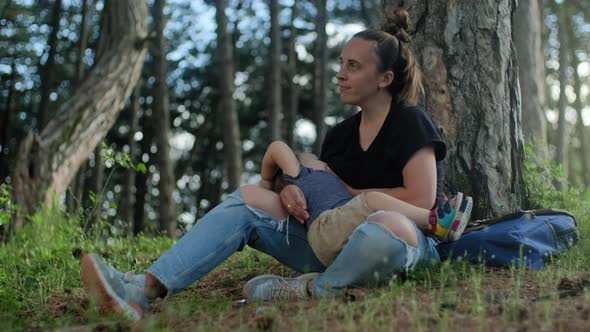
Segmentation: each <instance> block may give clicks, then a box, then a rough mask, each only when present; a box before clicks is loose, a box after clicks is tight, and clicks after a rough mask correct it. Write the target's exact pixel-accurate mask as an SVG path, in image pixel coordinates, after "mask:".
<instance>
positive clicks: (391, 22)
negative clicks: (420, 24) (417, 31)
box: [381, 8, 411, 43]
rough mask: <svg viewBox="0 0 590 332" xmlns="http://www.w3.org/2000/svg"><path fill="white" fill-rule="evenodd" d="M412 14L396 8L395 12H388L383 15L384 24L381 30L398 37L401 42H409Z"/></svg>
mask: <svg viewBox="0 0 590 332" xmlns="http://www.w3.org/2000/svg"><path fill="white" fill-rule="evenodd" d="M410 25H411V22H410V14H408V11H407V10H405V9H403V8H396V9H395V10H393V11H391V10H390V11H386V12H385V14H384V15H383V23H381V30H383V31H385V32H387V33H389V34H391V35H393V36H395V37H397V39H399V41H402V42H406V43H407V42H409V41H410V35H409V34H408V30H409V29H410Z"/></svg>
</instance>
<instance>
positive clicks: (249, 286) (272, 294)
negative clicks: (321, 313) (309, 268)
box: [242, 273, 318, 303]
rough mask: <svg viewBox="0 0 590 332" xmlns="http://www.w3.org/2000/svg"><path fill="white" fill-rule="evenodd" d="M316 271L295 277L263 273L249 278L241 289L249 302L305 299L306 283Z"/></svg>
mask: <svg viewBox="0 0 590 332" xmlns="http://www.w3.org/2000/svg"><path fill="white" fill-rule="evenodd" d="M317 275H318V274H317V273H307V274H304V275H301V276H299V277H297V278H284V277H281V276H277V275H273V274H263V275H260V276H258V277H254V278H252V279H250V280H249V281H248V282H247V283H246V284H245V285H244V288H243V289H242V293H243V295H244V297H245V298H246V300H247V301H248V302H249V303H252V302H256V301H278V300H290V299H307V298H309V297H310V296H311V295H310V294H308V292H307V283H308V281H309V280H311V279H314V278H315V277H316V276H317Z"/></svg>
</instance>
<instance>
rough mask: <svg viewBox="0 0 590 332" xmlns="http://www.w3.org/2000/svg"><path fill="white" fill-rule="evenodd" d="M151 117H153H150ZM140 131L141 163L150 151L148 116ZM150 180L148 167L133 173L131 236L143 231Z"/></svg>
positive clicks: (151, 121)
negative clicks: (145, 154)
mask: <svg viewBox="0 0 590 332" xmlns="http://www.w3.org/2000/svg"><path fill="white" fill-rule="evenodd" d="M152 116H153V115H152ZM141 123H142V124H143V125H142V128H141V129H140V130H141V132H142V133H143V139H142V140H141V141H140V142H138V144H137V148H138V150H139V151H137V159H138V160H141V161H143V153H148V152H149V151H150V146H151V145H152V141H151V138H152V137H154V133H153V132H154V130H153V128H152V126H151V125H152V124H153V123H154V121H153V120H152V119H151V117H150V116H149V115H145V114H144V115H143V117H142V121H141ZM149 178H150V167H149V166H148V167H146V172H145V173H141V172H136V173H135V206H134V208H133V235H138V234H139V233H141V232H143V231H144V229H145V204H146V200H147V199H146V196H147V194H148V179H149Z"/></svg>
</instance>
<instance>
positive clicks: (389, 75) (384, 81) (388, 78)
mask: <svg viewBox="0 0 590 332" xmlns="http://www.w3.org/2000/svg"><path fill="white" fill-rule="evenodd" d="M393 78H394V76H393V72H392V71H391V70H388V71H386V72H385V73H383V74H382V77H381V82H379V88H385V87H387V86H389V85H390V84H391V82H393Z"/></svg>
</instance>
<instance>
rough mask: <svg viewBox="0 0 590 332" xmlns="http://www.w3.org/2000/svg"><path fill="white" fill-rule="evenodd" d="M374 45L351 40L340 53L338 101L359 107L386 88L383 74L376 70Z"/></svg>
mask: <svg viewBox="0 0 590 332" xmlns="http://www.w3.org/2000/svg"><path fill="white" fill-rule="evenodd" d="M378 61H379V60H378V57H377V54H376V53H375V43H374V42H372V41H367V40H364V39H362V38H353V39H351V40H350V41H349V42H348V43H347V44H346V46H345V47H344V49H343V50H342V52H341V53H340V70H339V71H338V73H337V74H336V78H337V79H338V87H339V89H340V100H342V101H343V102H345V103H347V104H352V105H358V106H361V107H362V105H363V104H365V102H366V101H367V100H370V99H371V98H372V97H373V96H375V95H376V94H377V93H379V92H380V90H381V89H380V88H383V87H386V86H387V84H388V82H387V81H386V79H387V78H386V77H385V76H386V75H385V73H380V72H379V70H378V63H379V62H378Z"/></svg>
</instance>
